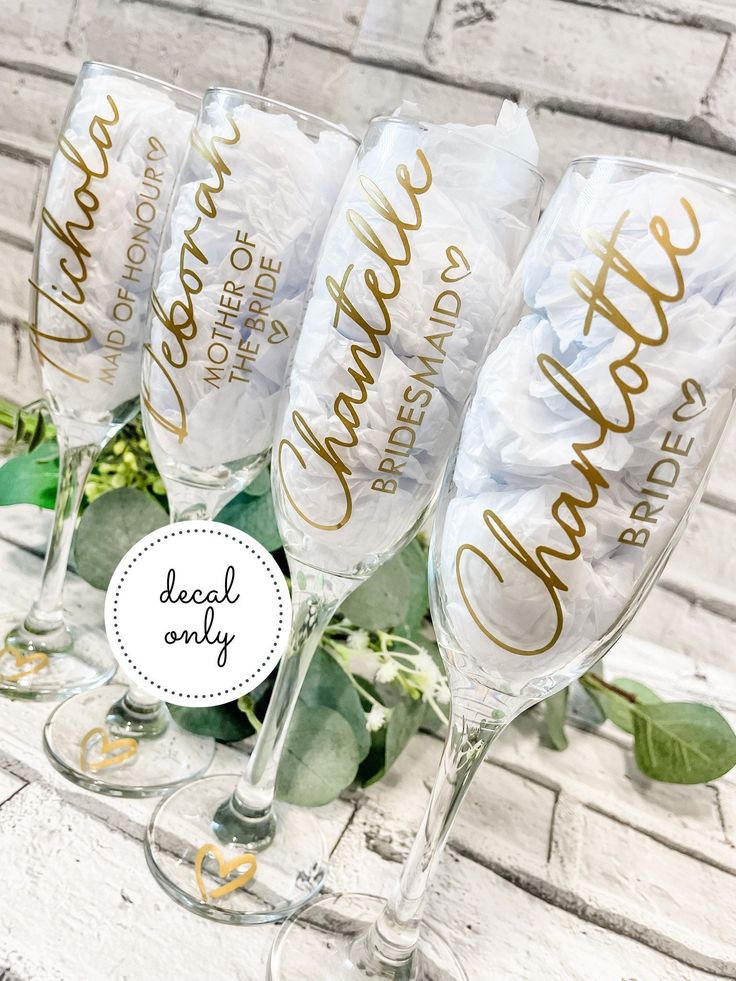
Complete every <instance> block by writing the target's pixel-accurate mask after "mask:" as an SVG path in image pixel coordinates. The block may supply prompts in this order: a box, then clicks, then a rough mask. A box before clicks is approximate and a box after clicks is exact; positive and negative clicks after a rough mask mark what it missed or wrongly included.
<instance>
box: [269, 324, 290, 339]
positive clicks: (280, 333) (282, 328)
mask: <svg viewBox="0 0 736 981" xmlns="http://www.w3.org/2000/svg"><path fill="white" fill-rule="evenodd" d="M288 336H289V331H288V330H287V329H286V325H285V324H282V323H281V321H280V320H272V321H271V333H270V334H269V335H268V343H269V344H280V343H281V342H282V341H285V340H286V339H287V338H288Z"/></svg>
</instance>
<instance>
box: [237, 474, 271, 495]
mask: <svg viewBox="0 0 736 981" xmlns="http://www.w3.org/2000/svg"><path fill="white" fill-rule="evenodd" d="M270 490H271V471H270V469H269V468H268V467H265V468H264V469H263V470H261V472H260V473H259V474H258V476H257V477H256V479H255V480H253V481H251V483H250V484H248V486H247V487H246V488H245V490H244V491H243V493H244V494H248V496H249V497H260V496H261V494H268V492H269V491H270Z"/></svg>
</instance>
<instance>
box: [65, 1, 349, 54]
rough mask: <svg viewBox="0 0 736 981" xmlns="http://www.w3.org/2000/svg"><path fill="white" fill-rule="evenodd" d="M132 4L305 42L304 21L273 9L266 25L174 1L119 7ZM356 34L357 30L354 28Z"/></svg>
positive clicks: (254, 17)
mask: <svg viewBox="0 0 736 981" xmlns="http://www.w3.org/2000/svg"><path fill="white" fill-rule="evenodd" d="M134 3H142V4H144V5H145V6H147V7H158V8H159V9H160V10H173V11H175V12H176V13H180V14H186V15H187V16H189V17H192V18H194V19H195V20H196V19H198V18H201V19H202V20H214V21H217V22H218V23H222V24H229V25H230V26H232V27H245V28H248V29H249V30H253V31H257V32H258V33H259V34H266V35H268V34H270V33H271V32H272V30H273V25H274V22H275V23H276V24H277V25H278V26H282V25H283V28H284V30H283V33H284V34H292V35H294V36H296V37H299V38H300V40H307V39H308V35H306V34H304V35H302V34H300V33H299V30H298V29H299V28H300V27H301V29H302V30H304V29H305V28H304V26H303V25H304V21H300V20H290V19H289V18H288V17H284V16H283V15H279V14H278V13H277V12H276V11H275V10H274V9H273V7H270V8H266V9H265V11H264V12H267V14H268V23H267V24H266V23H264V22H263V21H259V20H258V19H257V17H258V14H257V12H256V11H252V10H251V11H248V12H247V13H246V15H245V17H243V16H240V15H238V14H237V13H231V12H229V11H224V10H223V11H220V10H218V9H217V8H216V7H206V6H204V5H200V6H198V7H192V6H188V5H187V4H182V3H177V2H176V0H121V6H126V5H132V4H134ZM75 22H76V19H75ZM75 22H72V23H71V24H70V28H69V31H68V33H67V36H66V39H67V40H71V34H72V30H73V27H74V26H75ZM356 34H357V28H356ZM330 50H332V51H336V52H339V53H340V54H348V53H349V50H350V49H349V48H341V47H331V48H330Z"/></svg>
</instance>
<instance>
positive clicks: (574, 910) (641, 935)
mask: <svg viewBox="0 0 736 981" xmlns="http://www.w3.org/2000/svg"><path fill="white" fill-rule="evenodd" d="M448 848H449V849H450V851H453V852H454V853H455V854H457V855H460V856H461V857H462V858H466V859H468V860H469V861H473V862H475V863H476V864H477V865H481V866H483V867H484V868H486V869H488V870H489V871H490V872H494V873H495V874H496V875H498V876H500V877H501V878H502V879H505V880H506V881H507V882H510V883H511V884H512V885H514V886H516V887H517V888H519V889H521V890H523V891H524V892H526V893H528V894H529V895H532V896H535V897H536V898H537V899H540V900H542V902H545V903H547V905H549V906H555V907H556V908H557V909H562V910H564V911H565V912H566V913H571V914H572V915H573V916H575V917H577V918H578V919H579V920H583V921H584V922H587V923H592V924H593V925H594V926H598V927H602V928H603V929H604V930H608V931H609V932H610V933H615V934H617V935H618V936H624V937H628V938H629V939H631V940H635V941H637V942H638V943H641V944H643V945H644V946H645V947H649V948H650V949H652V950H656V951H658V952H659V953H661V954H664V955H665V956H667V957H671V958H672V959H673V960H676V961H679V962H680V963H682V964H686V965H688V966H689V967H693V968H696V969H698V970H701V971H705V972H706V973H707V974H714V975H716V976H717V977H724V978H736V962H734V961H726V960H723V959H722V958H720V957H713V956H711V955H709V954H702V953H699V952H698V951H696V950H693V949H692V948H691V947H688V946H687V945H686V944H685V943H683V942H682V941H680V940H677V939H676V938H675V937H669V936H667V935H666V934H664V933H661V932H660V931H659V930H655V929H653V928H651V927H647V926H645V925H644V924H641V923H637V922H636V920H633V919H631V918H630V917H628V916H625V915H623V914H621V913H616V912H614V911H613V910H610V909H605V908H603V907H600V908H599V907H596V906H593V905H592V903H590V902H588V901H587V900H586V899H583V897H582V896H579V895H577V894H576V893H575V892H573V891H572V890H570V889H563V888H560V887H559V886H555V885H552V884H551V883H549V882H547V881H546V880H545V879H543V878H541V876H538V875H534V874H532V873H528V872H525V871H523V870H522V869H518V868H516V867H514V866H513V865H504V864H503V862H501V861H498V860H496V859H493V858H488V857H486V856H481V855H480V854H479V853H477V852H476V851H475V849H473V848H471V847H469V846H467V845H463V844H460V843H458V842H456V841H451V842H450V843H449V845H448Z"/></svg>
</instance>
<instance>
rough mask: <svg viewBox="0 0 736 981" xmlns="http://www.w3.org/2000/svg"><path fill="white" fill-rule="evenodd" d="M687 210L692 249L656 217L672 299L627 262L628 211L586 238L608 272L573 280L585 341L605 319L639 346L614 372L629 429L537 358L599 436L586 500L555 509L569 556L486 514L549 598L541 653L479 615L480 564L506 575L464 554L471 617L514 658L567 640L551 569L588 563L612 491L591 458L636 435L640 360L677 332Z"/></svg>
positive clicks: (575, 458) (578, 462)
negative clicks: (646, 319)
mask: <svg viewBox="0 0 736 981" xmlns="http://www.w3.org/2000/svg"><path fill="white" fill-rule="evenodd" d="M680 203H681V205H682V207H683V208H684V210H685V213H686V215H687V217H688V220H689V222H690V225H691V227H692V232H693V235H692V241H691V242H689V243H688V244H687V245H675V244H674V243H673V241H672V238H671V234H670V229H669V226H668V225H667V222H666V221H665V219H664V218H662V217H661V216H659V215H657V216H655V217H653V218H652V220H651V221H650V223H649V232H650V234H651V235H652V237H653V239H654V241H655V242H656V243H657V245H659V246H660V248H661V249H662V250H663V251H664V253H665V255H666V256H667V258H668V260H669V263H670V266H671V269H672V273H673V275H674V279H675V288H674V289H673V290H672V291H671V292H668V291H667V290H664V289H660V288H659V287H658V286H656V285H655V284H653V283H650V282H649V281H648V280H647V279H645V277H644V276H643V275H642V273H641V272H640V271H639V270H638V269H637V268H636V267H635V266H634V265H633V263H631V262H630V261H629V260H628V259H626V257H625V256H624V255H623V254H622V253H621V252H620V251H619V249H618V248H617V247H616V241H617V239H618V236H619V234H620V232H621V229H622V228H623V226H624V224H625V222H626V220H627V218H628V217H629V212H628V211H625V212H624V213H623V214H622V215H621V217H620V218H619V220H618V221H617V222H616V225H615V227H614V229H613V232H612V233H611V235H610V237H609V238H606V237H605V236H603V235H602V234H601V233H600V232H597V231H595V230H589V231H587V232H585V233H584V234H583V240H584V242H585V244H586V245H587V247H588V248H589V249H590V251H591V252H592V253H593V255H595V256H596V257H597V258H598V259H600V263H601V265H600V270H599V272H598V275H597V277H596V279H595V281H594V282H592V281H590V280H589V279H587V278H586V277H585V276H584V275H583V274H582V273H580V272H578V271H575V272H573V273H572V274H571V276H570V284H571V286H572V288H573V290H574V291H575V293H577V295H578V296H579V297H580V298H581V299H582V300H583V301H584V303H585V305H586V307H587V313H586V316H585V320H584V323H583V333H584V334H585V335H587V334H588V333H589V331H590V329H591V326H592V323H593V317H594V316H599V317H601V318H602V319H603V320H604V321H606V322H607V323H609V324H611V325H612V326H613V327H614V328H615V329H616V330H619V331H621V332H622V333H623V334H624V335H626V337H628V338H629V340H630V342H631V346H630V349H629V351H628V353H627V354H626V356H625V357H622V358H618V359H617V360H615V361H612V362H611V363H610V364H609V365H608V366H607V370H608V373H609V375H610V378H611V381H612V382H613V385H614V386H615V389H616V391H617V393H618V395H619V396H620V401H621V410H620V411H617V412H616V413H612V415H615V416H616V418H618V419H622V420H623V421H620V422H619V421H616V419H613V418H608V417H607V416H606V415H605V414H604V413H603V411H602V410H601V409H600V408H599V407H598V405H597V404H596V402H595V401H594V399H593V397H592V396H591V395H590V393H589V392H588V391H587V390H586V389H585V387H584V386H583V385H582V384H581V382H580V381H578V380H577V379H576V378H575V377H574V376H573V375H572V374H571V373H570V372H569V371H568V370H567V369H566V368H565V367H564V366H563V365H561V364H560V363H559V362H558V361H557V360H555V358H554V357H552V356H551V355H549V354H540V355H539V356H538V358H537V364H538V365H539V369H540V371H541V372H542V374H543V375H544V376H545V378H546V379H547V380H548V381H549V382H550V384H551V385H552V386H553V387H554V388H555V389H556V390H557V391H558V392H559V393H560V394H561V395H562V396H563V397H564V398H565V399H566V401H568V402H569V403H570V404H571V405H572V406H574V408H575V409H576V410H577V411H578V412H580V413H581V415H583V416H584V417H585V418H586V419H587V420H589V421H591V422H593V423H594V424H595V426H596V427H597V436H596V437H595V438H594V439H592V440H591V441H590V442H579V443H573V444H572V457H571V459H570V466H571V467H572V468H573V470H574V471H575V475H576V477H579V478H581V480H582V483H583V485H584V486H583V490H582V491H581V492H580V493H572V492H570V491H563V492H562V493H561V494H560V495H559V496H558V497H557V499H556V500H555V501H554V503H553V504H552V506H551V508H550V517H551V519H552V521H553V522H554V523H555V524H556V525H557V526H558V527H559V529H560V530H561V531H562V533H563V535H564V537H565V538H566V539H567V542H568V543H569V547H567V548H566V549H562V548H553V547H551V546H549V545H537V546H536V547H534V548H532V549H531V550H529V549H527V548H526V547H525V546H524V545H523V544H522V543H521V541H520V540H519V539H518V538H517V537H516V535H514V533H513V531H512V530H511V529H510V528H508V527H507V525H506V524H505V523H504V521H503V520H502V518H501V517H500V516H499V515H498V514H496V513H495V512H494V511H492V510H490V509H487V510H485V511H484V512H483V521H484V524H485V525H486V527H487V528H488V531H489V532H490V534H491V536H492V537H493V539H494V541H495V543H496V544H497V545H498V546H500V547H501V549H502V550H503V552H505V553H506V555H507V556H508V557H509V560H510V561H511V562H512V564H513V565H512V568H514V567H515V568H514V571H516V572H517V573H518V572H520V570H524V571H523V572H522V573H521V574H522V576H526V574H528V576H529V577H530V578H529V586H530V588H531V587H532V586H534V585H535V582H536V585H537V586H538V587H541V591H542V595H544V596H546V598H547V600H548V608H547V610H546V612H544V611H543V612H541V613H540V615H539V620H538V622H539V623H540V624H541V625H548V626H547V634H548V637H547V639H546V640H545V641H544V642H542V643H540V644H538V645H537V646H536V647H533V648H530V649H526V648H521V647H517V646H515V644H514V643H512V642H511V641H510V640H509V639H507V638H504V637H503V636H499V634H498V633H496V632H495V631H494V628H493V627H492V626H491V625H490V624H489V623H487V622H486V620H485V618H484V616H483V614H482V613H480V612H479V610H478V605H479V604H477V603H476V600H475V599H474V597H473V595H472V588H469V587H468V585H467V583H468V581H472V579H473V578H474V575H473V574H475V575H477V574H478V573H479V572H480V571H481V568H480V567H479V566H478V563H481V565H482V566H485V567H486V569H488V570H490V572H491V573H492V574H493V577H494V578H495V580H496V581H497V582H498V583H499V584H500V585H503V583H504V573H503V570H502V569H500V568H499V567H498V565H496V564H495V563H494V561H492V559H491V558H490V556H488V555H487V554H486V553H485V552H484V551H483V549H482V548H480V547H478V546H477V545H472V544H469V543H466V544H463V545H461V546H460V547H459V548H458V550H457V552H456V555H455V574H456V577H457V582H458V586H459V588H460V592H461V594H462V597H463V601H464V603H465V606H466V608H467V610H468V612H469V613H470V615H471V616H472V618H473V620H474V622H475V623H476V625H477V626H478V628H479V629H480V630H481V631H482V633H483V634H484V635H485V636H486V637H487V638H488V639H489V640H490V641H492V642H493V643H494V644H496V645H497V646H498V647H501V648H503V650H506V651H509V652H510V653H512V654H522V655H532V654H542V653H544V652H545V651H548V650H549V649H550V648H551V647H553V646H554V645H555V644H556V643H557V641H558V639H559V637H560V634H561V633H562V629H563V626H564V613H563V609H562V603H561V601H560V596H559V594H560V593H564V592H566V591H567V590H568V586H567V584H566V582H565V580H564V578H563V577H562V576H561V575H560V574H558V573H557V572H555V570H554V569H553V568H552V566H551V564H550V562H551V561H557V562H573V561H574V560H576V559H577V558H578V557H579V556H580V554H581V545H580V541H581V539H583V538H584V537H585V534H586V532H587V527H586V523H585V517H584V515H585V512H586V511H589V510H591V509H593V508H595V506H596V505H597V503H598V500H599V497H600V492H601V490H602V489H605V488H607V487H608V486H609V484H608V481H607V480H606V478H605V477H604V475H603V474H602V473H601V472H600V470H598V469H597V468H596V467H595V466H594V464H593V463H591V461H590V459H589V454H591V452H593V451H595V450H597V449H598V448H599V447H601V446H602V445H603V443H604V442H605V440H606V438H607V437H608V435H609V434H616V433H621V434H625V433H630V432H632V430H633V429H634V426H635V423H636V414H635V411H634V404H633V401H632V398H633V396H635V395H640V394H641V393H642V392H644V391H646V389H647V387H648V385H649V379H648V376H647V374H646V372H645V371H644V369H643V368H642V367H641V365H638V364H637V363H636V358H637V355H638V354H639V351H640V350H641V348H642V347H658V346H660V345H662V344H664V343H665V342H666V341H667V338H668V335H669V327H668V321H667V315H666V312H665V304H671V303H677V302H679V301H680V300H681V299H682V298H683V296H684V295H685V282H684V277H683V273H682V269H681V268H680V261H679V260H680V258H681V257H682V256H688V255H691V254H692V253H693V252H695V250H696V249H697V247H698V245H699V243H700V227H699V224H698V220H697V217H696V215H695V212H694V210H693V208H692V206H691V204H690V202H689V201H687V200H686V199H685V198H681V199H680ZM611 274H613V275H615V276H617V277H619V278H620V279H623V280H624V281H625V282H626V283H628V284H629V285H630V286H631V287H632V288H633V289H634V290H636V291H637V293H639V294H643V295H644V296H645V297H646V298H647V299H648V300H649V302H650V303H651V306H652V311H653V313H654V315H655V317H654V322H655V323H656V327H655V328H654V329H653V330H651V331H650V332H646V331H645V330H644V329H643V328H642V329H637V327H635V326H634V325H633V324H632V323H631V322H630V321H629V320H628V319H627V318H626V316H625V315H624V314H623V312H622V311H621V310H620V309H619V308H618V307H617V306H616V304H615V303H614V302H613V300H611V299H610V297H609V296H607V294H606V284H607V281H608V277H609V275H611ZM482 581H483V584H484V595H483V604H484V607H485V608H486V609H488V608H491V607H492V606H493V604H492V602H491V601H490V599H489V597H488V595H487V590H488V580H487V579H486V578H483V579H482ZM530 619H531V617H530Z"/></svg>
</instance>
